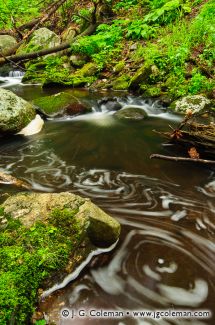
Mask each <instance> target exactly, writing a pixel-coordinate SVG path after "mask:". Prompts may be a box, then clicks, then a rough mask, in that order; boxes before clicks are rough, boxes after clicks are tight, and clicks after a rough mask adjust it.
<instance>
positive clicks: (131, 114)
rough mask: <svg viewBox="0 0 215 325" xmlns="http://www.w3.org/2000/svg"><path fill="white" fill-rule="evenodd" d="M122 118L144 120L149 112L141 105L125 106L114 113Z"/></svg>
mask: <svg viewBox="0 0 215 325" xmlns="http://www.w3.org/2000/svg"><path fill="white" fill-rule="evenodd" d="M114 116H116V117H117V118H118V119H120V120H133V121H138V120H143V119H145V118H147V113H146V112H145V111H144V109H142V108H140V107H132V106H131V107H125V108H123V109H121V110H120V111H118V112H116V113H115V114H114Z"/></svg>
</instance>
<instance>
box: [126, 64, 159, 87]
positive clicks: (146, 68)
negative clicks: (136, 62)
mask: <svg viewBox="0 0 215 325" xmlns="http://www.w3.org/2000/svg"><path fill="white" fill-rule="evenodd" d="M152 73H153V71H152V65H151V64H150V63H148V62H145V63H144V64H143V65H142V67H140V68H139V69H138V70H137V71H136V72H135V74H134V76H133V77H132V78H131V81H130V84H129V88H130V89H132V90H137V89H139V86H140V84H142V83H148V81H149V78H150V75H151V74H152Z"/></svg>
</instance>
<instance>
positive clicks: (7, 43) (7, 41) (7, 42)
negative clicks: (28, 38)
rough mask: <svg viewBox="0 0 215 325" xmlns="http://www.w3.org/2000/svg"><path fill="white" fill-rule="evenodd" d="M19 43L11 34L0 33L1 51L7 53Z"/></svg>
mask: <svg viewBox="0 0 215 325" xmlns="http://www.w3.org/2000/svg"><path fill="white" fill-rule="evenodd" d="M16 44H17V42H16V39H15V38H14V37H12V36H10V35H0V52H2V54H4V53H6V52H7V51H8V50H10V49H11V48H13V47H14V46H15V45H16Z"/></svg>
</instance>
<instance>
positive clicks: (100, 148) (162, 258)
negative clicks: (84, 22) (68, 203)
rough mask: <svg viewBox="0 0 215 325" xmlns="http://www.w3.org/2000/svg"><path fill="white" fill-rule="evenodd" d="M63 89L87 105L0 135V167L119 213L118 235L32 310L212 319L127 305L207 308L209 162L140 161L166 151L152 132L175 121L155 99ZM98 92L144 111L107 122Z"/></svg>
mask: <svg viewBox="0 0 215 325" xmlns="http://www.w3.org/2000/svg"><path fill="white" fill-rule="evenodd" d="M4 86H5V84H4ZM6 86H8V84H7V85H6ZM8 88H9V89H11V90H13V91H14V92H16V93H17V94H18V95H20V96H22V97H24V98H26V99H28V100H30V99H32V98H35V97H38V96H41V95H47V94H50V93H54V92H57V90H56V89H49V90H47V91H45V90H41V89H40V87H38V86H28V85H25V86H24V85H20V84H15V83H14V84H13V85H11V84H10V86H9V87H8ZM67 91H69V92H71V93H72V94H73V95H75V96H77V97H78V98H80V99H81V100H83V101H87V102H88V103H90V104H91V106H92V107H93V110H94V112H93V113H91V114H87V115H84V116H80V117H75V118H69V119H62V118H61V119H53V120H51V119H50V120H48V121H47V122H46V123H45V127H44V129H43V130H42V132H40V133H39V134H37V135H34V136H31V137H26V138H24V137H21V136H13V137H11V138H7V139H1V144H0V157H1V159H0V170H2V171H5V172H8V173H11V174H13V175H14V176H16V177H19V178H21V179H23V180H27V181H28V182H30V183H31V184H32V187H33V189H34V190H35V191H43V192H44V191H45V192H53V191H55V192H61V191H71V192H73V193H76V194H79V195H81V196H84V197H90V198H91V200H92V201H93V202H95V203H96V204H97V205H98V206H100V207H101V208H102V209H104V210H105V211H106V212H107V213H109V214H110V215H112V216H114V217H115V218H117V219H118V220H119V221H120V223H121V225H122V234H121V237H120V240H119V242H118V243H117V245H116V247H115V248H114V249H112V251H111V252H103V254H101V255H97V256H96V257H94V258H93V259H91V261H89V263H88V265H87V266H86V267H85V268H84V270H82V271H81V272H80V274H79V275H78V277H77V278H76V280H74V281H72V282H71V283H69V284H68V285H67V286H66V287H65V288H64V289H61V290H58V291H56V292H54V293H53V294H52V295H50V296H48V297H47V298H45V299H44V301H42V302H41V303H40V309H41V310H42V311H43V312H44V313H45V315H46V317H49V320H50V321H54V322H56V323H57V324H75V325H76V324H77V325H86V324H87V325H88V324H99V325H100V324H102V325H103V324H119V325H123V324H128V325H133V324H144V325H145V324H146V325H148V324H157V323H158V324H161V325H167V324H183V325H188V324H192V325H204V324H211V325H212V324H214V323H215V318H214V317H213V316H212V317H211V318H210V319H203V318H202V319H201V318H199V319H197V318H195V319H194V318H191V319H180V318H179V317H178V318H175V319H168V318H163V319H158V318H156V317H154V318H153V317H151V318H147V319H146V318H143V317H139V318H137V317H135V315H133V314H132V313H131V312H132V310H142V311H143V310H169V311H176V310H194V311H196V310H210V311H212V312H213V310H214V302H215V281H214V271H215V263H214V262H215V242H214V231H215V221H214V216H215V176H214V170H213V169H211V168H205V167H201V166H194V165H189V164H177V163H171V162H164V161H156V160H150V159H149V156H150V154H152V153H162V154H171V147H169V146H163V145H162V143H163V140H162V139H160V138H159V136H158V135H157V134H156V133H154V132H153V130H154V129H156V130H167V129H168V128H169V127H168V125H169V124H170V125H172V126H174V125H175V124H176V123H177V120H178V117H176V116H174V115H171V114H168V113H165V112H164V110H163V109H162V107H159V106H158V105H157V104H156V103H153V102H150V101H148V102H145V101H143V100H142V99H140V98H135V97H131V96H127V95H125V94H121V93H117V94H106V93H100V94H98V93H89V92H88V91H84V90H67ZM107 95H108V96H110V95H114V96H117V97H118V101H119V102H121V103H123V105H124V106H125V105H128V104H129V105H139V106H140V107H143V108H144V109H145V110H147V111H148V113H149V118H148V119H147V120H143V121H138V122H122V121H119V120H117V119H116V118H115V117H114V116H113V114H112V112H107V111H106V110H105V107H102V105H99V99H101V98H102V96H107ZM0 190H1V194H2V195H3V196H4V193H5V192H8V191H10V192H15V191H17V190H16V189H15V188H13V187H9V186H8V185H1V188H0ZM62 308H63V309H64V308H69V309H71V310H72V309H73V310H75V311H77V310H79V309H81V310H85V311H86V310H90V309H96V310H105V309H108V310H111V311H113V310H118V311H123V312H124V317H122V318H121V319H116V318H115V319H114V318H112V319H111V318H108V319H107V318H106V319H105V318H103V319H101V318H95V317H91V319H90V318H89V317H86V318H85V317H77V316H75V317H74V318H72V316H73V315H72V314H70V316H71V317H69V318H62V317H60V311H61V310H62ZM71 313H72V312H71ZM91 316H92V315H91Z"/></svg>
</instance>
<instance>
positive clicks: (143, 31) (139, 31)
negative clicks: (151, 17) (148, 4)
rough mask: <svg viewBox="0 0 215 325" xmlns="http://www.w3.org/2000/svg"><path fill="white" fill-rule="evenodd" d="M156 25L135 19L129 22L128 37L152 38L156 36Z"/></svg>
mask: <svg viewBox="0 0 215 325" xmlns="http://www.w3.org/2000/svg"><path fill="white" fill-rule="evenodd" d="M156 29H157V27H156V26H149V25H147V24H145V23H144V20H134V21H131V22H130V23H129V24H128V27H127V33H126V37H127V38H129V39H140V38H143V39H146V40H147V39H150V38H154V37H156Z"/></svg>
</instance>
